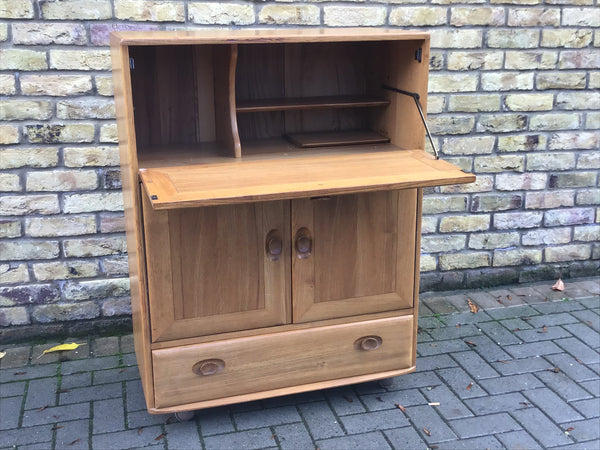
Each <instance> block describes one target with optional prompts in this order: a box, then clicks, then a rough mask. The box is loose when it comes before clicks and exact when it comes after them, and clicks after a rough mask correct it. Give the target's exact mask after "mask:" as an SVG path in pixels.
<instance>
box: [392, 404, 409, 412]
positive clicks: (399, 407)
mask: <svg viewBox="0 0 600 450" xmlns="http://www.w3.org/2000/svg"><path fill="white" fill-rule="evenodd" d="M394 406H395V407H396V408H398V409H399V410H400V411H402V412H406V408H405V407H404V406H402V405H401V404H399V403H394Z"/></svg>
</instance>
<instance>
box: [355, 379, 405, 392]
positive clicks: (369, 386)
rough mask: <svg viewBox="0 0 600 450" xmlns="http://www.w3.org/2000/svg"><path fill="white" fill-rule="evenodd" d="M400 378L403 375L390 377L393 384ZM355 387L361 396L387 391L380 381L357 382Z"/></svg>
mask: <svg viewBox="0 0 600 450" xmlns="http://www.w3.org/2000/svg"><path fill="white" fill-rule="evenodd" d="M399 378H402V377H392V378H390V379H389V380H390V383H392V385H393V384H394V382H395V381H396V380H398V379H399ZM353 389H354V391H356V393H357V394H358V395H359V396H360V395H368V394H378V393H383V392H386V388H384V387H382V385H381V383H380V382H379V381H368V382H366V383H359V384H355V385H353Z"/></svg>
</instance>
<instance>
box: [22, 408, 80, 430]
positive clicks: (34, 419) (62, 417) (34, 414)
mask: <svg viewBox="0 0 600 450" xmlns="http://www.w3.org/2000/svg"><path fill="white" fill-rule="evenodd" d="M89 417H90V405H89V403H76V404H74V405H66V406H55V407H52V408H45V409H43V410H41V409H32V410H30V411H25V412H24V413H23V427H31V426H34V425H43V424H48V423H60V422H65V421H69V420H77V419H87V418H89Z"/></svg>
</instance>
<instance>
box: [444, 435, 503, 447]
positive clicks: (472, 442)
mask: <svg viewBox="0 0 600 450" xmlns="http://www.w3.org/2000/svg"><path fill="white" fill-rule="evenodd" d="M437 448H438V449H439V450H445V449H447V450H461V449H465V450H467V449H468V450H471V449H481V448H485V449H486V450H487V449H494V448H498V449H502V448H504V447H503V446H502V444H501V443H500V441H498V439H496V438H495V437H494V436H484V437H476V438H471V439H461V440H460V441H452V442H441V443H440V444H439V445H437Z"/></svg>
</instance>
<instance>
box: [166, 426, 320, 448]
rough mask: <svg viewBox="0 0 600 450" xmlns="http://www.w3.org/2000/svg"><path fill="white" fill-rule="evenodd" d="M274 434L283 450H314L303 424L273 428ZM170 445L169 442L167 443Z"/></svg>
mask: <svg viewBox="0 0 600 450" xmlns="http://www.w3.org/2000/svg"><path fill="white" fill-rule="evenodd" d="M275 434H276V435H277V439H278V440H279V444H280V446H281V448H282V449H283V450H298V449H303V448H307V449H308V448H314V447H315V444H314V443H313V441H312V438H311V437H310V434H309V433H308V430H307V429H306V427H305V426H304V424H303V423H291V424H289V425H279V426H276V427H275ZM169 443H170V442H169Z"/></svg>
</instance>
